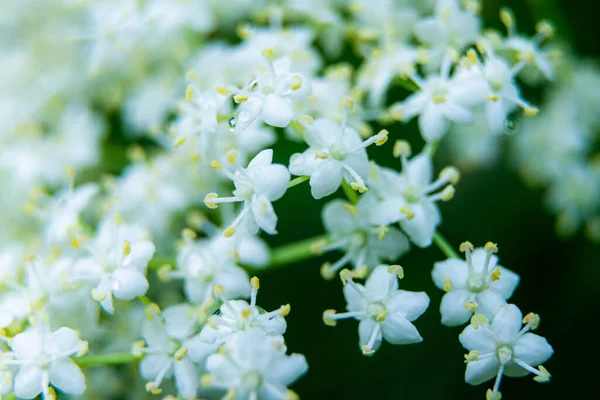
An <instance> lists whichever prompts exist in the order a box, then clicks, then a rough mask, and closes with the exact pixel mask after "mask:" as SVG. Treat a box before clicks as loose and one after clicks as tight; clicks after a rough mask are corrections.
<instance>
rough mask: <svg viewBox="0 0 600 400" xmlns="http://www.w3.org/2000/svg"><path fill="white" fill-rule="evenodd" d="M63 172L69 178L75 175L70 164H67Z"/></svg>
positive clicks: (73, 168)
mask: <svg viewBox="0 0 600 400" xmlns="http://www.w3.org/2000/svg"><path fill="white" fill-rule="evenodd" d="M65 172H66V174H67V176H68V177H69V178H73V177H74V176H75V167H74V166H72V165H69V166H67V168H66V169H65Z"/></svg>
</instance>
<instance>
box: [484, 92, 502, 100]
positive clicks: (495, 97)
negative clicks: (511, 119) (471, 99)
mask: <svg viewBox="0 0 600 400" xmlns="http://www.w3.org/2000/svg"><path fill="white" fill-rule="evenodd" d="M485 99H486V100H487V101H494V102H496V101H498V100H500V96H498V95H497V94H494V93H492V94H488V95H487V96H485Z"/></svg>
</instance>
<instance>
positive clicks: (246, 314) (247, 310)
mask: <svg viewBox="0 0 600 400" xmlns="http://www.w3.org/2000/svg"><path fill="white" fill-rule="evenodd" d="M251 312H252V309H251V308H250V307H246V308H244V309H243V310H242V311H241V314H242V318H244V319H246V318H248V317H249V316H250V313H251Z"/></svg>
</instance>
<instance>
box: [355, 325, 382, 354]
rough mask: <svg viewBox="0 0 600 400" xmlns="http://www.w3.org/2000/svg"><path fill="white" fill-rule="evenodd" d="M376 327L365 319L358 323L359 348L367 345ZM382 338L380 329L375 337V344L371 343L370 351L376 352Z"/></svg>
mask: <svg viewBox="0 0 600 400" xmlns="http://www.w3.org/2000/svg"><path fill="white" fill-rule="evenodd" d="M376 326H377V323H376V322H375V321H373V319H371V318H366V319H363V320H362V321H360V323H359V324H358V345H359V346H360V347H361V348H362V346H364V345H366V344H368V343H369V340H371V336H372V335H373V332H374V331H375V327H376ZM382 336H383V335H382V332H381V329H379V332H378V333H377V335H376V336H375V342H374V343H373V347H372V350H377V349H378V348H379V346H381V340H382Z"/></svg>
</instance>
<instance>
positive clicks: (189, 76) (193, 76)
mask: <svg viewBox="0 0 600 400" xmlns="http://www.w3.org/2000/svg"><path fill="white" fill-rule="evenodd" d="M185 77H186V78H187V79H189V80H192V81H195V80H197V79H198V78H199V76H198V74H197V73H196V71H194V70H192V69H190V70H189V71H188V72H186V73H185Z"/></svg>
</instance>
